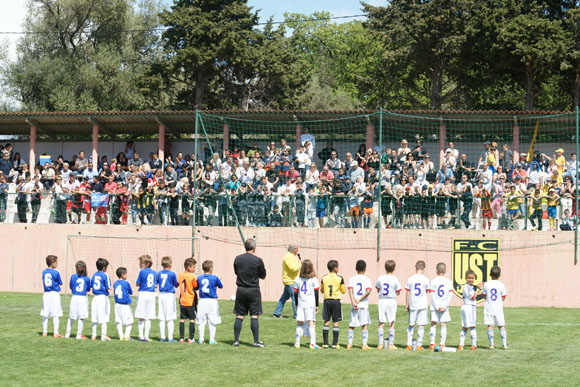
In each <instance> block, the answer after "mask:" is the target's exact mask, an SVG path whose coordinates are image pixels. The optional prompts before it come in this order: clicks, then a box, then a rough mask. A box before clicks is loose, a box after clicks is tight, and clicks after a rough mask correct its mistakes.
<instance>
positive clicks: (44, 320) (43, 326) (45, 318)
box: [42, 317, 48, 333]
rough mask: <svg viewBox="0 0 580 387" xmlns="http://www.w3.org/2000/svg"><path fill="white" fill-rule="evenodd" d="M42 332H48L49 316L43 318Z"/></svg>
mask: <svg viewBox="0 0 580 387" xmlns="http://www.w3.org/2000/svg"><path fill="white" fill-rule="evenodd" d="M42 333H48V317H43V318H42Z"/></svg>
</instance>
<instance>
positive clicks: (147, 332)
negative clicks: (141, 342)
mask: <svg viewBox="0 0 580 387" xmlns="http://www.w3.org/2000/svg"><path fill="white" fill-rule="evenodd" d="M150 331H151V320H145V339H146V340H149V332H150Z"/></svg>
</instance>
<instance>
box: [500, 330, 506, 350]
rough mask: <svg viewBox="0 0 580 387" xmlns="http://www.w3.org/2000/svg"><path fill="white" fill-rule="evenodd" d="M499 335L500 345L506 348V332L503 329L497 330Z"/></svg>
mask: <svg viewBox="0 0 580 387" xmlns="http://www.w3.org/2000/svg"><path fill="white" fill-rule="evenodd" d="M499 335H500V336H501V343H502V344H503V346H504V347H507V332H506V330H505V327H504V328H501V329H500V330H499Z"/></svg>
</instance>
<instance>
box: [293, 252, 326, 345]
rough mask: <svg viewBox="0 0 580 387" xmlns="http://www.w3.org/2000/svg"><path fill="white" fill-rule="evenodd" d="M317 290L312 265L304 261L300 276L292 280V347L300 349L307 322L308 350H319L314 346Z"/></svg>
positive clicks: (316, 280)
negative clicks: (293, 295)
mask: <svg viewBox="0 0 580 387" xmlns="http://www.w3.org/2000/svg"><path fill="white" fill-rule="evenodd" d="M318 290H320V285H319V284H318V279H316V273H315V272H314V265H313V264H312V261H310V260H309V259H305V260H304V262H302V266H301V267H300V274H299V275H298V277H296V280H294V292H295V293H296V294H297V297H296V343H295V344H294V347H296V348H300V337H301V336H302V334H303V332H304V328H305V326H304V324H305V323H306V322H308V333H309V336H310V349H319V348H320V347H319V346H318V345H316V327H315V324H316V314H317V313H318Z"/></svg>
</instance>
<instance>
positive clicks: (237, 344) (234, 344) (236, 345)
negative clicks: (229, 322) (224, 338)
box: [232, 341, 240, 347]
mask: <svg viewBox="0 0 580 387" xmlns="http://www.w3.org/2000/svg"><path fill="white" fill-rule="evenodd" d="M239 346H240V342H239V341H234V343H233V344H232V347H239Z"/></svg>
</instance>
